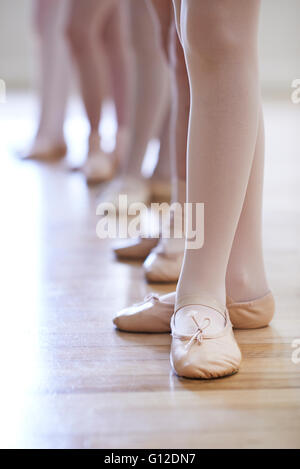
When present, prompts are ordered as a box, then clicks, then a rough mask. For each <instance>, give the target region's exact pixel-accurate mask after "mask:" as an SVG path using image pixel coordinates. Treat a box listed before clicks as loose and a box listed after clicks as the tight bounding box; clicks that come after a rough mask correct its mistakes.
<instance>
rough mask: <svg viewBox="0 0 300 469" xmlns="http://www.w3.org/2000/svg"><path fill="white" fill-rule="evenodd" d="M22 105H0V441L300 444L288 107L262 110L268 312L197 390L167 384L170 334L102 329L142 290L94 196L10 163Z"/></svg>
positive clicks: (57, 175)
mask: <svg viewBox="0 0 300 469" xmlns="http://www.w3.org/2000/svg"><path fill="white" fill-rule="evenodd" d="M32 106H33V104H32V101H31V98H30V97H29V98H26V97H20V96H11V97H9V99H8V102H7V104H6V105H2V106H1V105H0V113H1V114H0V126H1V127H0V128H1V130H0V132H1V141H0V145H1V160H0V161H1V172H0V190H1V197H0V200H1V202H0V204H1V212H0V214H1V219H0V220H1V245H0V251H1V252H0V263H1V267H0V268H1V286H2V288H1V290H2V291H1V300H0V301H1V303H0V304H1V327H0V347H1V353H0V357H1V400H0V415H1V418H0V445H1V447H26V448H28V447H29V448H32V447H34V448H216V447H218V448H229V447H234V448H263V447H272V448H282V447H285V448H291V447H293V448H296V447H297V448H300V363H298V364H297V363H296V362H295V363H293V361H292V353H293V351H295V349H293V348H292V343H293V341H294V340H295V339H300V255H299V253H300V248H299V239H300V217H299V213H300V160H299V156H300V143H299V129H300V115H299V113H300V105H298V106H297V105H293V104H292V103H289V100H288V99H286V101H285V102H283V103H281V102H274V101H273V102H268V103H266V104H265V113H266V128H267V141H268V145H267V164H266V166H267V174H266V191H265V192H266V203H265V248H266V261H267V268H268V273H269V278H270V282H271V285H272V288H273V291H274V293H275V295H276V299H277V314H276V318H275V320H274V321H273V323H272V326H271V327H269V328H266V329H263V330H258V331H242V332H237V333H236V337H237V340H238V342H239V344H240V346H241V349H242V353H243V357H244V359H243V363H242V367H241V371H240V373H239V374H237V375H235V376H233V377H230V378H226V379H223V380H216V381H208V382H204V381H202V382H201V381H192V380H184V379H178V378H177V377H176V376H174V374H173V373H172V372H171V370H170V365H169V345H170V337H169V336H168V335H138V334H122V333H118V332H116V331H115V330H114V328H113V326H112V322H111V319H112V317H113V315H114V313H115V312H116V311H118V310H119V309H120V308H122V307H124V306H126V305H128V304H130V303H131V302H133V301H136V300H140V299H141V298H143V296H144V295H145V294H147V292H149V291H151V290H152V288H153V287H151V286H148V285H147V284H146V283H145V281H144V279H143V275H142V270H141V265H140V264H139V263H136V264H132V265H128V264H126V263H120V262H117V261H116V260H115V259H114V257H113V255H112V253H111V250H110V242H106V241H100V240H99V239H98V238H97V237H96V232H95V230H96V223H97V217H96V215H95V195H96V194H97V191H95V190H93V191H89V190H88V189H87V187H86V185H85V183H84V181H83V179H82V177H81V175H80V174H79V173H76V172H73V173H72V172H70V171H68V168H67V163H66V162H64V163H61V164H59V165H52V166H46V165H38V164H35V163H22V162H19V161H17V160H16V159H15V158H14V157H13V151H14V150H15V149H16V148H17V147H18V146H21V145H22V144H23V143H24V141H25V140H26V139H27V138H28V135H29V134H30V133H31V132H32V125H33V121H32V119H31V116H32V115H33V114H32V113H33V107H32ZM67 131H68V136H69V138H70V139H72V149H73V150H74V154H73V155H71V157H74V155H75V153H76V151H77V156H76V158H77V157H78V153H79V150H78V149H80V148H81V147H80V142H79V140H80V139H81V137H82V136H83V135H84V133H85V132H86V124H85V123H84V122H82V120H81V117H80V110H78V109H77V107H76V106H75V108H74V109H73V114H72V115H71V116H70V119H69V121H68V126H67ZM77 143H78V145H77ZM173 288H174V286H170V287H167V288H165V289H163V288H159V287H155V291H158V292H163V291H170V290H171V289H173ZM298 347H300V346H298ZM295 355H296V354H295ZM299 356H300V353H299V354H298V357H299ZM296 358H297V357H296Z"/></svg>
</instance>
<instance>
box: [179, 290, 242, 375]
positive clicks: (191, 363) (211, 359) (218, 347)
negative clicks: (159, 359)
mask: <svg viewBox="0 0 300 469" xmlns="http://www.w3.org/2000/svg"><path fill="white" fill-rule="evenodd" d="M201 306H204V307H207V308H212V309H214V310H215V311H218V312H219V313H220V314H222V315H223V317H224V321H225V325H224V329H223V330H222V331H221V332H219V333H216V334H212V335H210V334H209V333H208V332H207V329H208V328H209V326H210V322H211V320H210V318H209V317H205V318H204V319H199V318H198V312H197V309H199V307H201ZM183 307H190V308H191V310H192V317H191V318H190V320H191V321H194V323H195V325H196V329H195V332H194V334H191V335H188V334H183V333H181V332H180V331H179V330H178V329H177V327H176V313H177V312H178V311H179V310H180V309H181V308H183ZM171 334H172V344H171V354H170V359H171V365H172V368H173V370H174V371H175V373H176V374H177V375H178V376H182V377H184V378H197V379H212V378H222V377H224V376H229V375H232V374H234V373H236V372H237V371H238V370H239V366H240V363H241V358H242V357H241V352H240V349H239V346H238V344H237V342H236V340H235V338H234V335H233V330H232V325H231V322H230V318H229V314H228V311H227V308H226V307H225V306H223V305H220V304H218V302H217V301H216V300H214V299H213V298H210V296H209V295H206V294H201V293H200V294H199V295H197V296H194V297H193V296H187V297H183V298H182V299H181V300H180V301H179V302H177V304H176V306H175V313H174V314H173V316H172V319H171Z"/></svg>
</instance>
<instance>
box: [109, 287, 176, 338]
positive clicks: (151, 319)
mask: <svg viewBox="0 0 300 469" xmlns="http://www.w3.org/2000/svg"><path fill="white" fill-rule="evenodd" d="M166 296H167V295H166ZM170 308H171V310H172V311H173V310H174V305H173V306H172V304H171V305H170V303H168V302H165V301H163V298H162V297H161V298H159V297H158V296H157V295H155V294H153V293H151V294H150V295H148V296H146V298H145V299H144V301H142V302H141V303H137V304H134V305H132V306H131V307H129V308H126V309H124V310H122V311H120V313H119V314H118V315H117V316H116V317H115V318H114V319H113V323H114V324H115V326H117V328H118V329H119V330H121V331H125V332H154V333H159V332H165V331H167V330H169V329H170ZM171 314H172V313H171Z"/></svg>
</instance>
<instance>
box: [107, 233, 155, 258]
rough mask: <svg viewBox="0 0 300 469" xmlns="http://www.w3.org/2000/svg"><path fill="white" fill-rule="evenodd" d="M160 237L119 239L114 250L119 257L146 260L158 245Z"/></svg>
mask: <svg viewBox="0 0 300 469" xmlns="http://www.w3.org/2000/svg"><path fill="white" fill-rule="evenodd" d="M157 243H158V238H142V237H139V238H135V239H129V240H128V239H126V240H124V241H123V242H122V241H119V242H118V243H117V244H115V245H114V246H113V251H114V253H115V254H116V256H117V257H118V258H119V259H129V260H144V259H145V258H146V257H147V256H148V254H149V253H150V252H151V250H152V249H153V248H154V247H155V246H156V245H157Z"/></svg>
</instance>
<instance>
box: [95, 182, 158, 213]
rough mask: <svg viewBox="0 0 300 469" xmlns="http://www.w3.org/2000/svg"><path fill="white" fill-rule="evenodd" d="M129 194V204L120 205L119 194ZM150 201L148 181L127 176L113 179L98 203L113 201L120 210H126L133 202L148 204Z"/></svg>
mask: <svg viewBox="0 0 300 469" xmlns="http://www.w3.org/2000/svg"><path fill="white" fill-rule="evenodd" d="M120 195H126V196H127V206H126V205H124V207H123V206H120V205H119V196H120ZM149 201H150V189H149V185H148V183H147V181H145V180H144V179H142V178H135V177H131V176H126V177H123V178H121V177H120V178H118V179H116V180H115V181H113V182H112V183H111V184H110V185H109V186H108V187H107V188H106V190H105V191H104V192H103V193H102V194H101V195H100V197H99V199H98V203H111V204H113V205H114V206H115V208H116V210H117V211H118V212H125V213H126V211H127V209H128V208H129V206H130V205H131V204H134V203H142V204H144V205H147V204H148V203H149Z"/></svg>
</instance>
